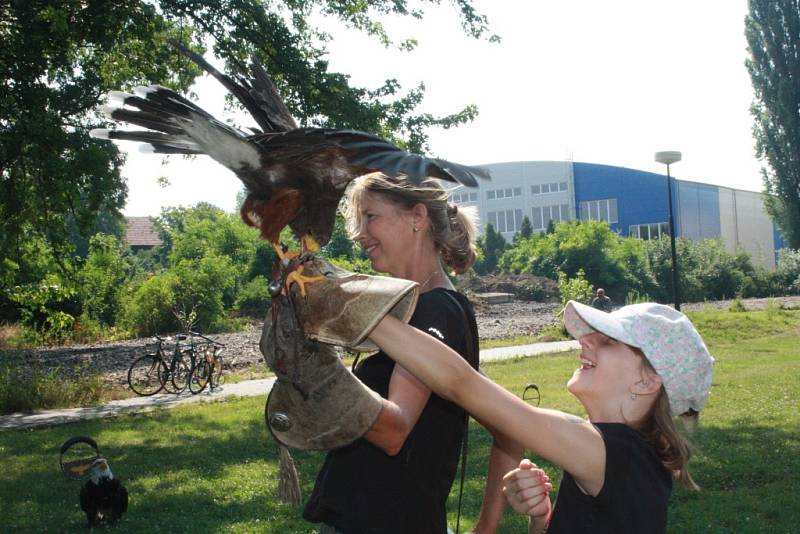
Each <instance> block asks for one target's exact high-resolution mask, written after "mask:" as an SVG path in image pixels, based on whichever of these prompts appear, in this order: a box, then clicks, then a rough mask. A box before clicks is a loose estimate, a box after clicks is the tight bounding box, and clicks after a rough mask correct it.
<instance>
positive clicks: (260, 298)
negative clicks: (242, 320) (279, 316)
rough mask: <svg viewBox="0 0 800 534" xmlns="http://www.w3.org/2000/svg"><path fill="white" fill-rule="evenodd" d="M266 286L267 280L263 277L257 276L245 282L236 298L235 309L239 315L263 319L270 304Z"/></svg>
mask: <svg viewBox="0 0 800 534" xmlns="http://www.w3.org/2000/svg"><path fill="white" fill-rule="evenodd" d="M268 286H269V280H267V279H266V278H265V277H263V276H257V277H255V278H253V279H252V280H250V281H249V282H247V284H245V285H244V287H242V289H241V290H240V291H239V295H238V296H237V297H236V309H238V310H239V313H241V314H242V315H247V316H249V317H257V318H259V319H263V318H264V314H265V313H266V312H267V310H268V309H269V307H270V305H271V303H272V298H271V297H270V295H269V287H268Z"/></svg>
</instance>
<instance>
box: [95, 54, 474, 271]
mask: <svg viewBox="0 0 800 534" xmlns="http://www.w3.org/2000/svg"><path fill="white" fill-rule="evenodd" d="M175 46H176V47H177V48H178V49H179V50H180V51H181V52H182V53H183V54H185V55H186V56H187V57H189V58H190V59H191V60H192V61H194V62H195V63H197V64H198V65H199V66H200V67H202V68H203V69H204V70H205V71H207V72H208V73H209V74H211V75H212V76H214V77H215V78H216V79H217V80H219V81H220V83H222V84H223V85H224V86H225V87H226V88H227V89H228V90H229V91H230V92H231V93H232V94H233V95H234V96H236V98H237V99H238V100H239V101H240V102H241V103H242V105H244V107H245V108H246V109H247V110H248V111H249V112H250V114H251V115H252V116H253V118H254V120H255V121H256V123H258V125H259V126H260V128H261V130H260V131H258V130H255V129H254V131H255V133H254V134H247V133H245V132H242V131H241V130H238V129H236V128H233V127H231V126H229V125H227V124H224V123H222V122H220V121H218V120H216V119H215V118H214V117H212V116H211V115H210V114H208V113H207V112H205V111H204V110H202V109H201V108H200V107H198V106H197V105H195V104H194V103H193V102H191V101H189V100H187V99H186V98H184V97H182V96H181V95H179V94H177V93H175V92H174V91H172V90H170V89H167V88H165V87H160V86H156V85H152V86H149V87H139V88H136V89H135V90H134V94H127V93H120V92H112V93H110V94H109V104H111V103H112V102H113V103H116V104H117V105H116V106H114V105H107V106H103V107H102V108H101V111H103V112H104V113H105V114H106V115H107V116H108V117H110V118H111V119H113V120H115V121H118V122H126V123H129V124H133V125H136V126H140V127H143V128H146V129H145V130H137V131H123V130H92V131H91V132H90V135H92V136H93V137H97V138H103V139H112V140H127V141H138V142H141V143H143V146H142V148H143V149H144V150H145V151H150V152H155V153H160V154H207V155H209V156H211V157H212V158H214V159H215V160H217V161H218V162H219V163H221V164H222V165H224V166H226V167H227V168H229V169H231V170H232V171H233V172H234V173H236V176H238V177H239V179H240V180H241V181H242V183H244V185H245V188H246V189H247V198H246V200H245V202H244V203H243V205H242V208H241V216H242V219H243V220H244V221H245V222H246V223H247V224H249V225H251V226H255V227H257V228H259V229H260V231H261V235H262V236H263V237H264V239H267V240H269V241H270V242H271V243H273V245H274V246H275V249H276V251H277V252H278V254H279V255H280V256H281V257H282V258H283V257H284V253H283V251H282V248H281V247H280V244H279V243H278V240H279V236H280V232H281V230H282V229H283V228H284V227H285V226H287V225H288V226H289V227H290V228H291V229H292V231H293V233H294V234H295V235H296V236H297V237H298V238H299V239H300V240H301V242H302V243H303V245H304V248H307V249H309V250H312V251H313V250H316V249H317V248H318V247H320V246H324V245H325V244H326V243H328V241H329V240H330V237H331V233H332V232H333V227H334V222H335V218H336V210H337V208H338V206H339V202H340V200H341V198H342V195H343V194H344V191H345V188H346V187H347V185H348V184H349V183H350V182H351V181H352V180H353V179H355V178H357V177H358V176H361V175H363V174H367V173H370V172H374V171H381V172H383V173H385V174H387V175H390V176H397V175H400V174H402V175H406V176H407V177H408V178H409V179H410V180H412V181H413V182H416V183H419V182H420V181H422V180H423V179H424V178H426V177H434V178H439V179H442V180H447V181H451V182H456V183H461V184H463V185H466V186H471V187H475V186H477V178H488V177H489V174H488V172H487V171H486V170H484V169H480V168H476V167H469V166H465V165H459V164H457V163H451V162H448V161H445V160H441V159H436V158H426V157H424V156H419V155H415V154H410V153H408V152H406V151H405V150H402V149H401V148H399V147H397V146H395V145H394V144H392V143H389V142H388V141H385V140H384V139H381V138H379V137H376V136H374V135H371V134H367V133H364V132H359V131H355V130H342V129H333V128H299V127H298V126H297V123H296V122H295V120H294V118H292V115H291V113H290V112H289V110H288V108H287V107H286V105H285V104H284V102H283V101H282V100H281V98H280V96H279V95H278V91H277V89H276V87H275V85H274V84H273V82H272V80H271V79H270V77H269V75H267V73H266V71H265V70H264V69H263V67H262V66H261V65H260V64H259V63H258V61H257V60H255V58H254V59H253V62H252V65H251V68H250V71H251V76H252V77H251V78H250V79H247V78H245V77H243V76H236V77H231V76H227V75H225V74H222V73H220V72H219V71H217V70H216V69H214V67H212V66H211V65H210V64H209V63H208V62H206V61H205V60H204V59H203V58H202V57H201V56H199V55H197V54H195V53H194V52H191V51H190V50H188V49H186V48H184V47H182V46H180V45H178V44H176V45H175Z"/></svg>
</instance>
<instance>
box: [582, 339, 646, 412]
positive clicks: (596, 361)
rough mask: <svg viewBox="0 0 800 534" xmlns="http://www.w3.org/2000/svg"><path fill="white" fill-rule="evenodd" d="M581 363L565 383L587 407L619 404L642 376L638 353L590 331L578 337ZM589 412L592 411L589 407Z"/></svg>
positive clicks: (641, 365)
mask: <svg viewBox="0 0 800 534" xmlns="http://www.w3.org/2000/svg"><path fill="white" fill-rule="evenodd" d="M579 342H580V344H581V354H580V358H581V366H580V367H579V368H578V369H576V370H575V372H574V373H573V374H572V378H570V379H569V382H567V389H568V390H569V391H570V392H571V393H572V394H573V395H575V396H576V397H578V399H579V400H580V401H581V402H582V403H583V404H584V406H586V407H587V410H588V409H589V408H591V407H593V406H603V405H609V406H612V407H614V406H618V404H617V403H616V401H617V400H620V401H622V400H623V399H624V398H625V397H627V396H630V394H631V393H632V389H631V388H632V387H633V385H634V384H636V383H637V381H639V380H641V379H642V372H643V362H642V359H641V356H639V355H638V354H637V353H635V352H634V351H633V350H632V349H631V348H630V347H629V346H627V345H625V344H624V343H620V342H618V341H615V340H613V339H611V338H609V337H608V336H605V335H604V334H601V333H599V332H593V333H591V334H587V335H585V336H583V337H581V338H580V340H579ZM590 411H591V410H590Z"/></svg>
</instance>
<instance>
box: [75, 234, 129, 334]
mask: <svg viewBox="0 0 800 534" xmlns="http://www.w3.org/2000/svg"><path fill="white" fill-rule="evenodd" d="M129 272H130V264H129V263H128V260H127V258H126V257H125V256H124V250H123V248H122V247H121V246H120V243H119V241H117V238H116V237H114V236H113V235H106V234H96V235H94V236H92V238H91V240H90V241H89V255H88V257H87V258H86V262H85V263H84V264H83V266H82V267H81V270H80V272H79V273H78V281H79V283H78V294H79V296H80V299H81V303H82V305H83V313H84V314H85V315H86V316H88V317H89V318H90V319H93V320H96V321H99V322H100V323H102V324H104V325H106V326H111V325H113V324H114V323H115V322H116V318H117V316H118V313H119V310H120V294H121V292H122V289H123V286H124V284H125V281H126V279H127V278H128V276H129Z"/></svg>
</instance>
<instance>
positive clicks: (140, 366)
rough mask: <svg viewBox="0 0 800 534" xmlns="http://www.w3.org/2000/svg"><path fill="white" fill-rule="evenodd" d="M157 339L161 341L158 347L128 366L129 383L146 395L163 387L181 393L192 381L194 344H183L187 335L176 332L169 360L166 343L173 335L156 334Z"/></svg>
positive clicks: (135, 390) (138, 391)
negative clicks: (165, 349)
mask: <svg viewBox="0 0 800 534" xmlns="http://www.w3.org/2000/svg"><path fill="white" fill-rule="evenodd" d="M154 339H155V340H156V343H157V345H156V351H155V352H151V353H148V354H145V355H144V356H140V357H138V358H136V359H135V360H134V361H133V363H131V366H130V368H129V369H128V386H129V387H130V388H131V390H132V391H133V392H134V393H136V394H137V395H140V396H142V397H149V396H151V395H155V394H156V393H158V392H159V391H161V390H165V391H166V392H167V393H176V394H177V393H181V392H182V391H183V390H184V389H186V387H187V385H188V383H189V376H190V374H191V367H190V362H191V361H192V360H193V358H194V347H193V346H190V347H189V348H185V347H183V346H182V345H181V341H184V340H185V339H186V336H185V335H183V334H178V335H177V336H175V348H174V349H173V351H172V356H171V357H170V358H169V360H167V358H166V357H165V351H164V344H165V343H166V342H167V341H171V339H172V338H163V337H161V336H159V335H158V334H156V335H155V336H154ZM187 357H188V358H189V360H188V363H187Z"/></svg>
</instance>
